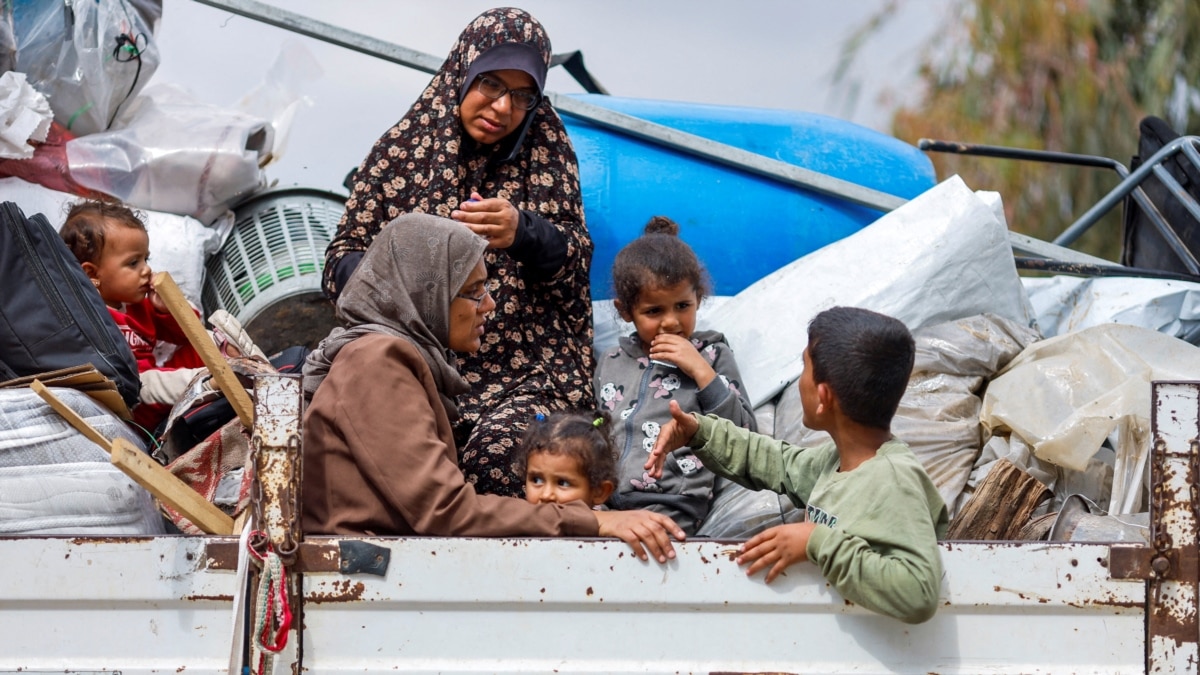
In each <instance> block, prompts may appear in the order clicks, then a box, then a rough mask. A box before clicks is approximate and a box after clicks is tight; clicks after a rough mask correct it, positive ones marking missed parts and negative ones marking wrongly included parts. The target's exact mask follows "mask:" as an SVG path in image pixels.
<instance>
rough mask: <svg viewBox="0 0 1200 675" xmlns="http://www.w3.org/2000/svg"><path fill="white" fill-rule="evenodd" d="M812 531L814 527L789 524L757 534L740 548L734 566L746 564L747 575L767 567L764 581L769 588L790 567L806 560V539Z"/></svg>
mask: <svg viewBox="0 0 1200 675" xmlns="http://www.w3.org/2000/svg"><path fill="white" fill-rule="evenodd" d="M815 527H816V524H814V523H792V524H791V525H777V526H775V527H772V528H771V529H769V530H766V531H764V532H760V533H758V534H756V535H754V536H753V537H752V538H751V539H750V540H749V541H747V542H746V543H745V544H742V554H741V555H739V556H738V559H737V564H739V565H745V564H746V563H750V568H749V569H747V570H746V574H748V575H749V574H754V573H755V572H758V571H759V570H762V569H767V568H768V567H769V568H770V569H769V570H768V571H767V579H766V582H767V583H768V584H769V583H771V582H772V581H774V580H775V577H777V576H779V575H780V574H781V573H782V572H783V570H784V569H786V568H787V567H788V566H789V565H791V564H792V563H798V562H804V561H805V560H808V538H809V537H810V536H811V535H812V531H813V528H815Z"/></svg>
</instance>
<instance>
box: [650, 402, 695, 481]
mask: <svg viewBox="0 0 1200 675" xmlns="http://www.w3.org/2000/svg"><path fill="white" fill-rule="evenodd" d="M699 428H700V423H699V422H698V421H696V418H695V417H694V416H693V415H692V414H690V413H685V412H683V409H682V408H680V407H679V403H678V402H677V401H671V421H670V422H667V423H666V424H664V425H663V426H662V428H661V429H659V431H658V440H657V441H655V442H654V449H653V450H651V451H650V457H649V458H648V459H647V460H646V465H645V466H644V467H642V468H644V469H646V471H648V472H649V473H650V475H651V476H652V477H654V478H662V468H663V463H664V462H666V461H667V454H668V453H670V452H671V451H673V450H677V449H679V448H682V447H683V446H685V445H687V444H688V443H690V442H691V440H692V437H693V436H695V435H696V430H697V429H699Z"/></svg>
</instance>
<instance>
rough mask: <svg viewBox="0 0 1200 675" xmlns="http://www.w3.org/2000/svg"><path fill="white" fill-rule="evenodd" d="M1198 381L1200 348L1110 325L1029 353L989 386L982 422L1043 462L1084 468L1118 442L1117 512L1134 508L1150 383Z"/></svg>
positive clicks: (1144, 453) (1144, 452) (1145, 450)
mask: <svg viewBox="0 0 1200 675" xmlns="http://www.w3.org/2000/svg"><path fill="white" fill-rule="evenodd" d="M1197 379H1200V348H1197V347H1195V346H1193V345H1190V344H1188V343H1186V342H1184V341H1182V340H1179V339H1177V338H1173V337H1170V336H1168V335H1163V334H1162V333H1158V332H1156V331H1153V330H1150V329H1147V328H1140V327H1136V326H1124V325H1120V324H1107V325H1103V326H1096V327H1093V328H1088V329H1085V330H1082V331H1079V332H1077V333H1070V334H1068V335H1060V336H1058V337H1055V338H1050V339H1048V340H1043V341H1042V342H1038V343H1035V344H1033V345H1032V346H1030V347H1029V348H1027V349H1026V350H1025V351H1024V352H1022V353H1021V355H1020V356H1018V357H1017V358H1015V359H1013V361H1012V362H1011V363H1009V364H1008V367H1007V368H1006V369H1005V370H1004V371H1003V372H1002V373H1001V374H1000V375H999V376H998V377H997V378H996V379H994V380H992V382H991V384H990V385H988V390H987V393H986V394H985V395H984V398H983V408H982V409H981V411H980V415H979V418H980V421H981V422H982V423H983V425H984V427H985V429H987V430H988V431H989V432H991V433H999V434H1003V433H1005V432H1010V431H1011V433H1012V434H1013V435H1015V436H1018V437H1020V439H1021V440H1022V441H1024V442H1025V443H1027V444H1028V445H1030V446H1031V447H1032V448H1033V452H1034V454H1035V455H1036V456H1037V457H1038V458H1039V459H1043V460H1046V461H1049V462H1053V463H1055V464H1058V465H1060V466H1064V467H1067V468H1069V469H1074V470H1077V471H1083V470H1086V469H1087V465H1088V459H1089V458H1091V457H1092V456H1093V455H1094V454H1096V451H1097V450H1098V449H1099V448H1100V446H1101V444H1102V443H1103V442H1104V441H1105V439H1106V438H1109V437H1110V435H1112V437H1113V438H1114V439H1115V440H1116V443H1115V446H1116V447H1115V448H1114V449H1115V450H1116V467H1115V472H1114V478H1113V494H1112V503H1113V508H1111V509H1110V512H1112V513H1121V512H1125V511H1126V510H1127V509H1128V508H1131V507H1133V506H1135V505H1136V501H1137V500H1136V499H1135V498H1134V497H1135V496H1136V494H1137V492H1138V490H1139V489H1140V485H1141V482H1142V475H1143V472H1144V469H1145V466H1146V463H1147V458H1148V456H1149V448H1150V382H1151V381H1153V380H1197Z"/></svg>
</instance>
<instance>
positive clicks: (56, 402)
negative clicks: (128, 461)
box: [29, 380, 112, 454]
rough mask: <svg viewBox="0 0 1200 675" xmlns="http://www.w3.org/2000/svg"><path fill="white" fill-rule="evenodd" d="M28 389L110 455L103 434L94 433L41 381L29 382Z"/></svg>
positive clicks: (77, 414)
mask: <svg viewBox="0 0 1200 675" xmlns="http://www.w3.org/2000/svg"><path fill="white" fill-rule="evenodd" d="M29 388H30V389H32V390H33V391H34V392H36V393H37V395H38V396H40V397H42V400H43V401H45V402H46V403H49V404H50V407H51V408H54V410H55V412H57V413H58V414H59V415H62V416H63V419H65V420H67V423H68V424H70V425H71V426H73V427H75V429H76V431H78V432H79V433H81V434H83V435H84V436H85V437H87V439H88V440H90V441H92V442H93V443H95V444H96V445H99V446H100V447H102V448H104V451H105V452H107V453H109V454H112V443H111V442H110V441H109V440H108V439H107V438H105V437H104V435H103V434H101V433H100V432H99V431H96V427H93V426H92V425H90V424H88V423H87V420H85V419H83V418H82V417H80V416H79V413H77V412H75V411H74V410H72V409H71V406H69V405H67V404H66V403H63V401H62V399H61V398H59V397H57V396H55V395H54V392H52V391H50V390H49V389H47V388H46V385H44V384H42V381H41V380H34V381H33V382H30V383H29Z"/></svg>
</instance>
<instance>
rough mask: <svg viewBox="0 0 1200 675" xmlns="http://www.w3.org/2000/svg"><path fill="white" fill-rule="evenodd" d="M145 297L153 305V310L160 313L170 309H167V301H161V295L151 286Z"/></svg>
mask: <svg viewBox="0 0 1200 675" xmlns="http://www.w3.org/2000/svg"><path fill="white" fill-rule="evenodd" d="M146 297H148V298H150V304H151V305H152V306H153V307H154V311H156V312H159V313H161V314H166V313H167V312H168V311H170V310H169V309H167V303H165V302H163V299H162V296H160V295H159V294H158V291H156V290H154V289H153V288H151V289H150V292H149V293H147V294H146Z"/></svg>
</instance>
